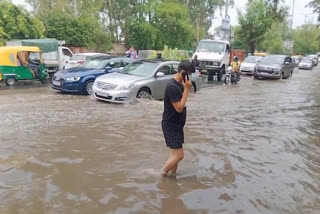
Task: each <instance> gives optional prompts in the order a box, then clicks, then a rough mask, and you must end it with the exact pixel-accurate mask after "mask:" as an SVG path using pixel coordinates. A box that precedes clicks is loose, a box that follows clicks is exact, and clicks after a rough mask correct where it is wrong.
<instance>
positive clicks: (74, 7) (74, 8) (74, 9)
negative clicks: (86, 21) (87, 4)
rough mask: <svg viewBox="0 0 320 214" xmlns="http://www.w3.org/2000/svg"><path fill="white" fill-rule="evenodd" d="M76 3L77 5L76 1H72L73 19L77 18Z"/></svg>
mask: <svg viewBox="0 0 320 214" xmlns="http://www.w3.org/2000/svg"><path fill="white" fill-rule="evenodd" d="M77 3H78V2H77V0H72V4H73V12H74V17H77V16H78V5H77Z"/></svg>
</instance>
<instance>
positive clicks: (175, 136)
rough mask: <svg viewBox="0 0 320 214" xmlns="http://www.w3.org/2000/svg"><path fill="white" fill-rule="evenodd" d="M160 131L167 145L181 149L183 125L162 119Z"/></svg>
mask: <svg viewBox="0 0 320 214" xmlns="http://www.w3.org/2000/svg"><path fill="white" fill-rule="evenodd" d="M161 125H162V131H163V135H164V139H165V141H166V144H167V147H169V148H170V149H181V148H182V144H183V143H184V133H183V126H179V125H176V124H172V123H168V122H164V121H162V123H161Z"/></svg>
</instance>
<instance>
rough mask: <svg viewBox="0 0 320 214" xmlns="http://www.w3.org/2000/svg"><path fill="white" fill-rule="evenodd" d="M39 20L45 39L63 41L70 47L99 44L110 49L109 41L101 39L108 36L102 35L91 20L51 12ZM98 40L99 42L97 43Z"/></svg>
mask: <svg viewBox="0 0 320 214" xmlns="http://www.w3.org/2000/svg"><path fill="white" fill-rule="evenodd" d="M41 20H42V21H43V23H44V25H45V29H46V31H45V35H46V37H49V38H56V39H58V40H65V41H66V44H67V45H71V46H79V47H91V46H95V45H96V44H97V45H98V44H99V46H100V47H104V48H106V49H108V48H110V47H111V41H110V40H109V39H103V37H106V38H107V37H108V35H107V34H106V33H103V31H102V29H101V26H100V25H99V23H98V22H97V21H96V20H95V19H93V18H90V17H79V18H76V17H74V16H72V15H65V14H62V13H59V12H55V11H53V12H50V13H47V14H46V15H43V16H41ZM98 38H100V41H97V39H98ZM101 39H102V40H101Z"/></svg>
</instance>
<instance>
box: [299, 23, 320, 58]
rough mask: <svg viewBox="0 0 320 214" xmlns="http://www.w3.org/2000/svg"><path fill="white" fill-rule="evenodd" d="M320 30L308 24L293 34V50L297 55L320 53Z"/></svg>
mask: <svg viewBox="0 0 320 214" xmlns="http://www.w3.org/2000/svg"><path fill="white" fill-rule="evenodd" d="M319 35H320V29H319V28H317V27H316V26H314V25H311V24H306V25H303V26H301V27H299V28H298V29H296V30H295V31H294V32H293V41H294V45H293V49H294V52H295V53H297V54H302V55H306V54H314V53H316V52H318V51H319V45H320V42H319Z"/></svg>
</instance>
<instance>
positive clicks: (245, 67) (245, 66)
mask: <svg viewBox="0 0 320 214" xmlns="http://www.w3.org/2000/svg"><path fill="white" fill-rule="evenodd" d="M262 58H263V57H262V56H248V57H246V58H245V59H244V60H243V62H242V63H241V66H240V72H241V73H242V74H251V75H252V74H253V71H254V68H255V67H256V65H257V63H258V62H260V61H261V59H262Z"/></svg>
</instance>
